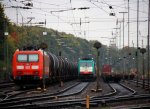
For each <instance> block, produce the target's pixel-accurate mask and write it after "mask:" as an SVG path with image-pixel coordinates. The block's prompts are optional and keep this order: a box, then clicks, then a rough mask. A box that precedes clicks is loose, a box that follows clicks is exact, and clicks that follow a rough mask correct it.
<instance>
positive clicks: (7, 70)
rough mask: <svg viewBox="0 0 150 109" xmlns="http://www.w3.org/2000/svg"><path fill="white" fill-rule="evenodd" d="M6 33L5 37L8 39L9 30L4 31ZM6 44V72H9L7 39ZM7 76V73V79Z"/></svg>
mask: <svg viewBox="0 0 150 109" xmlns="http://www.w3.org/2000/svg"><path fill="white" fill-rule="evenodd" d="M4 35H5V39H7V38H8V35H9V33H8V32H4ZM5 44H6V73H7V74H8V72H9V68H8V67H9V62H8V61H9V59H8V57H9V56H8V42H6V41H5ZM6 77H7V75H6V74H5V79H6Z"/></svg>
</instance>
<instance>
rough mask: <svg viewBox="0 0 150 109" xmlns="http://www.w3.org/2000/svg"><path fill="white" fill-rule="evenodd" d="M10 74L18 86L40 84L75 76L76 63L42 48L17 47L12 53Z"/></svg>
mask: <svg viewBox="0 0 150 109" xmlns="http://www.w3.org/2000/svg"><path fill="white" fill-rule="evenodd" d="M12 76H13V80H14V82H15V83H16V84H17V85H19V86H26V85H33V84H34V85H42V81H43V80H45V82H46V83H49V82H50V83H52V82H56V81H67V80H72V79H75V78H77V76H78V74H77V63H73V62H70V61H68V60H67V59H65V58H62V57H57V56H56V55H54V54H52V53H50V52H46V51H43V50H42V49H20V50H19V49H17V50H16V51H15V53H14V55H13V61H12Z"/></svg>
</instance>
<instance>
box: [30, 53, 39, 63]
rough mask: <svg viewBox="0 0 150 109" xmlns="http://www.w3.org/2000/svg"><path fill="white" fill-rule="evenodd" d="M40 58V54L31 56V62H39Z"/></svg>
mask: <svg viewBox="0 0 150 109" xmlns="http://www.w3.org/2000/svg"><path fill="white" fill-rule="evenodd" d="M38 61H39V56H38V54H29V62H38Z"/></svg>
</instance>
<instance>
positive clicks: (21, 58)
mask: <svg viewBox="0 0 150 109" xmlns="http://www.w3.org/2000/svg"><path fill="white" fill-rule="evenodd" d="M38 60H39V57H38V54H18V57H17V61H18V62H38Z"/></svg>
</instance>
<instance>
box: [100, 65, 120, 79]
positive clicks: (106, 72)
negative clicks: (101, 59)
mask: <svg viewBox="0 0 150 109" xmlns="http://www.w3.org/2000/svg"><path fill="white" fill-rule="evenodd" d="M102 78H103V80H104V81H105V82H110V81H111V82H119V81H120V80H121V78H122V76H121V75H120V74H118V73H116V72H114V71H113V69H112V67H111V65H109V64H105V65H103V67H102Z"/></svg>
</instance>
